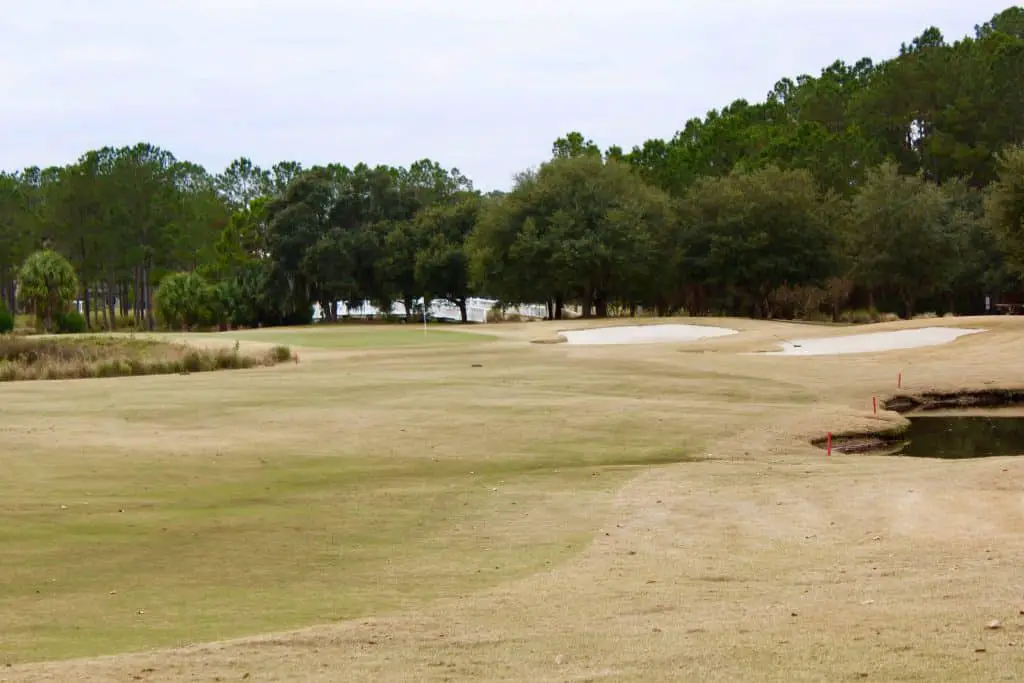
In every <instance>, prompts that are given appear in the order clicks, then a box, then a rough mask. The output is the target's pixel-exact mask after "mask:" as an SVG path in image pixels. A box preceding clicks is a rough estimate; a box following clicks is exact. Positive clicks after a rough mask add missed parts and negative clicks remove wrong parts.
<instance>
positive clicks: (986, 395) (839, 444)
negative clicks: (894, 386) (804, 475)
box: [811, 389, 1024, 454]
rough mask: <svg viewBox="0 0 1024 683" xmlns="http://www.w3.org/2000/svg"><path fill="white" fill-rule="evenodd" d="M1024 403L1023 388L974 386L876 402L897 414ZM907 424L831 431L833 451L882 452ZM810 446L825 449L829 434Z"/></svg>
mask: <svg viewBox="0 0 1024 683" xmlns="http://www.w3.org/2000/svg"><path fill="white" fill-rule="evenodd" d="M1021 404H1024V389H976V390H963V391H947V392H938V391H928V392H923V393H920V394H900V395H897V396H893V397H891V398H888V399H884V400H882V401H880V402H879V407H880V408H882V409H884V410H891V411H892V412H895V413H899V414H900V415H907V414H913V413H923V412H928V411H931V410H949V409H957V408H960V409H963V408H996V407H1004V406H1013V405H1021ZM907 427H908V425H907V424H906V423H904V424H900V425H895V426H894V427H893V428H892V429H888V430H884V431H874V432H841V433H834V434H832V450H833V451H835V452H836V453H844V454H851V453H884V452H887V451H891V450H893V449H894V447H895V446H896V445H898V444H900V443H902V442H903V434H904V433H905V432H906V430H907ZM811 445H813V446H817V447H818V448H822V449H825V448H828V437H827V436H825V437H819V438H817V439H812V440H811Z"/></svg>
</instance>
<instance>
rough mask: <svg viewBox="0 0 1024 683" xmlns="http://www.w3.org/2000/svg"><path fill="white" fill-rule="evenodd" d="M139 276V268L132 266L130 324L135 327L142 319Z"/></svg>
mask: <svg viewBox="0 0 1024 683" xmlns="http://www.w3.org/2000/svg"><path fill="white" fill-rule="evenodd" d="M141 284H142V283H141V282H140V278H139V269H138V268H137V267H136V268H132V318H133V320H132V325H133V326H134V327H137V326H138V324H139V321H140V320H142V287H141Z"/></svg>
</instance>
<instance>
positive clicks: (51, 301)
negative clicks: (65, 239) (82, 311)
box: [18, 249, 78, 332]
mask: <svg viewBox="0 0 1024 683" xmlns="http://www.w3.org/2000/svg"><path fill="white" fill-rule="evenodd" d="M77 293H78V276H76V275H75V269H74V268H73V267H72V266H71V264H70V263H69V262H68V260H67V259H66V258H64V257H63V256H61V255H60V254H58V253H57V252H55V251H53V250H50V249H46V250H44V251H37V252H36V253H34V254H32V255H31V256H29V257H28V258H27V259H25V264H24V265H23V266H22V267H21V270H20V271H19V272H18V296H19V297H20V298H21V300H22V301H24V302H25V303H27V304H29V305H30V306H32V308H33V309H34V310H35V313H36V317H37V319H38V320H39V321H40V322H41V323H42V325H43V329H45V330H46V331H47V332H50V331H52V330H53V322H54V318H55V317H56V316H57V315H59V314H61V313H63V312H65V311H66V310H68V306H69V304H70V303H71V302H72V301H73V300H74V298H75V295H76V294H77Z"/></svg>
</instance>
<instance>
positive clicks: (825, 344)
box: [758, 327, 985, 356]
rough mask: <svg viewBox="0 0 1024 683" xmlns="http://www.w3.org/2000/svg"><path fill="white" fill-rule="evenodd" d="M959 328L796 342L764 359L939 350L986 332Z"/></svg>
mask: <svg viewBox="0 0 1024 683" xmlns="http://www.w3.org/2000/svg"><path fill="white" fill-rule="evenodd" d="M984 331H985V330H969V329H964V328H957V327H922V328H919V329H916V330H898V331H896V332H869V333H868V334H854V335H849V336H845V337H821V338H818V339H794V340H792V341H789V342H785V343H783V344H782V350H781V351H768V352H765V353H761V354H758V355H761V356H828V355H833V354H840V353H871V352H873V351H893V350H896V349H914V348H918V347H921V346H938V345H939V344H948V343H949V342H951V341H953V340H955V339H957V338H959V337H962V336H964V335H967V334H975V333H976V332H984Z"/></svg>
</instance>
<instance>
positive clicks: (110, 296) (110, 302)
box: [106, 278, 117, 331]
mask: <svg viewBox="0 0 1024 683" xmlns="http://www.w3.org/2000/svg"><path fill="white" fill-rule="evenodd" d="M115 291H116V290H115V289H114V279H113V278H110V279H108V280H107V292H106V303H107V310H108V311H109V312H110V323H109V326H108V327H107V329H108V330H110V331H113V330H114V327H115V326H116V325H117V309H116V308H115V303H114V292H115Z"/></svg>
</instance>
